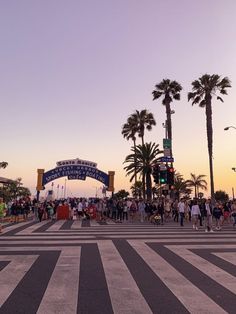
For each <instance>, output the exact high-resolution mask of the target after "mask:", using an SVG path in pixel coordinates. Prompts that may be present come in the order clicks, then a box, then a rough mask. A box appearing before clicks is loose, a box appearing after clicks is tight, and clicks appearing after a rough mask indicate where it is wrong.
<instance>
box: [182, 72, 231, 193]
mask: <svg viewBox="0 0 236 314" xmlns="http://www.w3.org/2000/svg"><path fill="white" fill-rule="evenodd" d="M230 87H231V83H230V80H229V79H228V78H227V77H224V78H223V79H221V78H220V76H219V75H218V74H213V75H209V74H204V75H203V76H202V77H200V78H199V79H198V80H195V81H193V82H192V92H190V93H188V101H190V100H191V101H192V105H194V104H198V105H199V107H201V108H205V113H206V130H207V144H208V155H209V168H210V185H211V198H212V199H214V176H213V160H212V159H213V128H212V97H213V96H216V94H217V92H219V93H220V94H222V95H227V90H226V89H227V88H230ZM217 99H219V100H220V101H222V102H223V99H222V98H221V97H220V96H217Z"/></svg>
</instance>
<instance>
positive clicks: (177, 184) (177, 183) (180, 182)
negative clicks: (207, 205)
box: [173, 173, 192, 200]
mask: <svg viewBox="0 0 236 314" xmlns="http://www.w3.org/2000/svg"><path fill="white" fill-rule="evenodd" d="M173 191H174V193H175V196H176V197H177V199H178V200H179V199H180V197H181V196H183V195H189V194H191V192H192V190H191V189H190V188H189V186H188V183H187V181H185V180H184V178H183V176H182V175H181V174H179V173H175V178H174V186H173Z"/></svg>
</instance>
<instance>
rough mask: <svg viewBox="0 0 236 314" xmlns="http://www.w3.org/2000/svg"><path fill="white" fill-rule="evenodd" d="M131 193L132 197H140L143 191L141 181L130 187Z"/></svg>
mask: <svg viewBox="0 0 236 314" xmlns="http://www.w3.org/2000/svg"><path fill="white" fill-rule="evenodd" d="M130 190H131V193H132V195H133V196H134V197H137V196H138V197H139V198H141V197H142V191H143V183H142V181H137V182H136V183H134V184H133V185H132V186H131V187H130Z"/></svg>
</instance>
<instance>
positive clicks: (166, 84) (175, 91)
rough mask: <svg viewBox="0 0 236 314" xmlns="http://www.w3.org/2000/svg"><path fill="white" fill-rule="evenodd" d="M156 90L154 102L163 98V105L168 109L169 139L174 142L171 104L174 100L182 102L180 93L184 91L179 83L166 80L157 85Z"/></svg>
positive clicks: (153, 93)
mask: <svg viewBox="0 0 236 314" xmlns="http://www.w3.org/2000/svg"><path fill="white" fill-rule="evenodd" d="M155 88H156V89H155V90H153V92H152V95H153V100H155V99H158V98H160V97H161V96H163V100H162V104H163V105H164V106H165V107H166V124H167V125H166V127H167V138H168V139H170V140H172V123H171V108H170V103H171V102H172V101H173V99H175V100H180V92H181V90H182V86H181V85H180V84H179V83H178V82H177V81H171V80H169V79H164V80H162V81H161V82H160V83H159V84H156V85H155Z"/></svg>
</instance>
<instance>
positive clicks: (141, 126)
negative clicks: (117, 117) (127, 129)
mask: <svg viewBox="0 0 236 314" xmlns="http://www.w3.org/2000/svg"><path fill="white" fill-rule="evenodd" d="M129 119H131V121H132V124H133V125H135V129H136V133H137V134H138V136H139V137H141V140H142V145H144V132H145V129H147V130H148V131H151V130H152V127H153V126H154V125H156V121H155V119H154V116H153V114H152V113H151V112H148V110H146V109H143V110H141V111H138V110H135V112H134V113H133V114H132V115H130V117H129Z"/></svg>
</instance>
